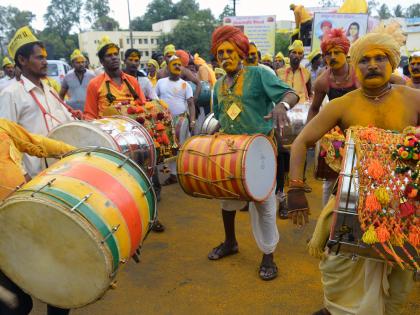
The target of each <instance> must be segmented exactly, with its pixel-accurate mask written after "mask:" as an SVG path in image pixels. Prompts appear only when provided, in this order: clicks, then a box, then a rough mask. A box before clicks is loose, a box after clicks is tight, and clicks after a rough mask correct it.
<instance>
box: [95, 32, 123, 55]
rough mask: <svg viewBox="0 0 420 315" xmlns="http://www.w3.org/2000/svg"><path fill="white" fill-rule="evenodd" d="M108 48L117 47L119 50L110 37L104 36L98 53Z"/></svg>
mask: <svg viewBox="0 0 420 315" xmlns="http://www.w3.org/2000/svg"><path fill="white" fill-rule="evenodd" d="M107 46H115V47H116V48H118V49H119V47H118V45H117V44H115V43H113V42H112V41H111V39H110V38H109V36H104V37H102V38H101V39H100V40H99V43H98V48H97V52H98V53H99V52H100V51H101V50H102V49H103V48H105V47H107Z"/></svg>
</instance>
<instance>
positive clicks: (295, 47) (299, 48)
mask: <svg viewBox="0 0 420 315" xmlns="http://www.w3.org/2000/svg"><path fill="white" fill-rule="evenodd" d="M292 50H294V51H296V52H303V51H304V49H303V43H302V41H301V40H299V39H296V40H295V41H294V42H293V44H292V45H290V46H289V52H290V51H292Z"/></svg>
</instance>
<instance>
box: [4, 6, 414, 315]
mask: <svg viewBox="0 0 420 315" xmlns="http://www.w3.org/2000/svg"><path fill="white" fill-rule="evenodd" d="M290 8H291V10H293V11H294V13H295V15H296V19H297V21H298V22H299V26H300V30H301V34H300V37H301V39H296V40H294V41H293V42H292V43H291V45H290V46H289V47H288V54H287V56H284V55H283V54H282V53H281V52H278V53H277V54H276V55H275V56H274V57H273V56H272V55H264V56H261V54H260V52H259V50H258V47H257V45H256V44H255V43H252V42H249V41H248V38H247V37H246V36H245V35H244V33H243V32H242V31H241V30H239V29H237V28H235V27H232V26H222V27H219V28H217V29H216V30H215V31H214V33H213V35H212V45H211V53H212V55H213V56H214V60H213V62H206V61H205V60H204V59H202V58H201V57H200V56H199V55H198V54H195V55H192V54H191V53H190V52H187V51H184V50H181V49H176V47H174V45H171V44H168V45H167V46H166V47H165V49H164V51H163V52H162V53H161V54H155V55H154V56H153V59H151V60H149V61H148V63H147V69H139V65H140V60H141V57H142V56H141V53H140V52H139V51H138V50H137V49H128V50H126V51H125V52H124V60H120V48H119V47H118V45H117V44H116V43H113V42H112V41H111V40H110V39H109V38H108V37H104V38H102V39H101V41H100V42H99V45H98V49H97V55H98V57H99V60H100V63H101V68H100V69H89V63H88V60H87V58H86V56H84V55H83V54H82V53H81V52H80V51H79V50H77V49H76V50H75V51H74V52H73V53H72V55H71V56H70V61H71V65H72V67H73V69H72V70H71V71H70V72H69V73H67V74H66V76H65V77H64V79H63V81H62V82H61V88H60V89H59V91H56V90H55V89H54V88H53V87H51V85H50V84H48V82H49V81H48V80H49V78H48V77H47V56H48V55H47V51H46V48H45V45H44V43H42V42H41V41H39V40H38V39H37V38H36V37H35V36H34V35H33V34H32V32H31V31H30V29H29V28H28V27H24V28H22V29H20V30H18V31H17V33H16V35H15V36H14V37H13V39H12V40H11V42H10V44H9V55H10V57H5V58H4V60H3V64H2V67H3V71H4V74H5V76H4V77H3V78H2V79H1V80H0V118H1V119H0V137H1V138H2V139H3V140H4V141H3V140H2V142H1V143H0V153H1V154H0V158H2V159H3V160H2V161H0V169H2V170H6V169H7V170H8V171H7V172H5V173H6V174H11V175H10V176H6V177H5V178H3V179H1V180H0V192H1V194H0V200H2V199H4V198H6V197H7V196H8V195H9V194H10V192H11V191H13V189H12V188H14V187H16V186H19V185H21V184H22V183H23V182H25V181H27V180H29V179H30V178H31V177H34V176H36V175H37V174H38V173H39V172H40V171H41V162H40V159H39V158H40V157H45V156H54V155H59V154H62V153H65V152H68V151H70V150H72V149H74V148H73V147H72V146H69V145H66V144H64V143H62V142H59V141H53V140H50V139H48V138H46V136H47V134H48V133H49V131H51V129H52V128H54V127H56V126H58V125H59V124H61V123H63V122H66V121H71V120H74V119H85V120H92V119H98V118H102V117H107V116H112V115H114V114H115V113H116V112H118V111H116V109H118V107H119V106H121V104H125V102H128V103H130V104H135V105H136V106H141V105H144V104H145V103H146V102H147V101H150V100H156V99H162V100H164V101H165V102H166V103H167V104H168V105H169V110H170V112H171V114H172V117H173V119H174V121H176V120H177V119H180V117H189V129H190V130H193V129H194V127H195V125H196V123H197V115H198V113H200V108H199V106H198V104H197V100H198V98H199V96H200V93H201V90H202V84H203V82H207V83H208V84H209V85H210V87H211V88H212V90H213V100H212V111H213V113H214V115H215V118H216V119H217V120H218V121H219V125H220V131H221V132H224V133H226V134H232V135H234V134H256V133H262V134H265V135H267V136H269V137H273V138H279V137H281V132H280V130H281V129H283V128H284V127H285V126H286V125H287V124H288V123H289V121H288V118H287V111H289V110H291V109H292V108H293V107H294V106H295V105H296V104H298V103H299V104H307V106H308V107H309V114H308V123H307V125H306V127H305V128H304V130H303V131H302V132H301V133H300V135H299V136H298V137H297V139H296V140H295V142H294V143H293V145H292V148H291V151H289V150H287V149H285V148H283V147H281V145H280V146H279V148H278V153H279V154H278V161H279V166H281V167H279V170H278V172H279V176H278V182H277V189H276V190H273V192H272V193H271V194H270V196H269V197H268V199H266V200H265V201H263V202H251V203H250V204H249V207H248V208H249V213H250V217H251V223H252V224H251V225H252V230H253V235H254V238H255V240H256V243H257V246H258V248H259V249H260V250H261V252H262V259H261V263H260V266H259V277H260V278H261V279H263V280H272V279H274V278H275V277H276V276H277V275H278V269H277V266H276V264H275V262H274V256H273V253H274V251H275V249H276V245H277V243H278V241H279V233H278V229H277V225H276V213H277V209H278V208H280V210H281V213H280V216H281V217H282V218H287V217H289V218H291V219H292V221H293V223H294V224H297V225H304V224H305V223H307V222H308V217H309V206H308V203H307V201H306V197H305V193H307V192H309V191H310V190H311V189H310V187H308V185H307V184H306V183H305V176H304V169H305V164H306V151H307V148H309V147H311V146H313V145H314V144H315V143H316V141H318V140H319V139H320V138H321V137H322V136H323V135H324V134H326V133H327V132H328V131H329V130H331V129H332V128H334V127H335V126H339V127H340V128H341V129H342V130H345V129H347V128H349V127H350V126H354V125H362V126H368V125H373V126H377V127H379V128H383V129H390V130H398V131H402V130H403V129H404V128H405V127H407V126H417V125H419V123H420V91H418V89H420V52H414V53H412V54H411V56H410V59H409V70H410V77H402V76H401V75H399V74H398V73H397V72H396V69H397V67H398V65H399V60H400V53H399V50H400V43H399V42H398V41H397V40H396V39H395V38H394V37H392V36H391V35H389V34H386V33H385V32H381V31H378V32H372V33H369V34H367V35H366V36H364V37H361V38H359V39H358V40H357V41H356V42H355V43H353V44H351V45H350V42H349V40H348V39H347V37H346V35H345V33H344V31H343V30H341V29H333V30H331V31H330V32H329V33H328V36H326V37H325V38H323V40H322V43H321V50H314V51H312V52H311V53H310V54H309V55H308V56H306V57H307V60H308V61H309V62H308V64H307V65H303V64H302V61H303V60H304V57H305V56H304V45H305V46H307V43H308V37H307V31H308V27H309V25H310V23H308V21H310V20H308V16H307V15H306V13H305V11H304V8H303V7H302V6H294V5H291V7H290ZM121 62H123V64H124V66H123V68H122V67H121ZM188 82H192V83H194V85H195V90H194V91H193V89H192V87H191V85H190V84H189V83H188ZM391 83H395V84H391ZM396 83H398V84H399V85H397V84H396ZM326 97H327V99H328V100H329V102H328V104H326V105H325V103H326ZM321 106H323V107H324V108H323V109H322V110H320V109H321ZM233 107H235V110H236V113H237V115H236V116H235V117H232V115H231V114H230V111H231V110H232V108H233ZM237 109H239V110H237ZM389 112H392V113H393V114H392V115H390V114H389ZM238 115H240V119H237V116H238ZM10 147H12V148H14V151H13V152H17V153H16V156H17V158H16V157H13V156H11V155H10V154H9V153H8V152H11V151H10ZM19 152H21V153H27V154H26V155H24V157H23V165H22V164H21V163H22V158H21V155H20V153H19ZM289 155H290V170H288V169H286V168H285V165H287V164H288V163H287V162H288V161H289ZM169 171H170V175H169V177H168V179H167V180H166V181H165V182H164V183H163V185H170V184H174V183H176V182H177V176H176V167H175V164H174V163H173V162H170V163H169ZM9 172H10V173H9ZM286 172H289V178H290V180H289V186H288V189H287V198H286V194H285V192H284V191H285V174H286ZM2 173H3V172H2ZM337 176H338V175H337ZM336 179H337V178H329V179H328V180H326V181H325V182H324V196H323V199H324V205H326V208H325V209H324V210H323V212H325V211H327V212H328V211H331V202H328V201H329V200H331V199H333V198H334V197H333V195H331V193H332V186H333V184H334V182H335V181H336ZM154 181H155V183H154V187H155V189H157V190H159V189H160V183H159V180H158V179H156V178H155V180H154ZM11 187H12V188H11ZM276 192H277V199H278V201H276ZM286 200H287V204H286ZM278 203H280V207H278ZM246 206H247V203H246V202H241V201H232V200H224V201H222V202H221V210H222V219H223V226H224V229H225V239H224V241H223V242H222V243H221V244H220V245H219V246H217V247H215V248H213V249H212V250H211V251H210V253H209V255H208V258H209V259H210V260H218V259H221V258H223V257H226V256H229V255H232V254H236V253H238V242H237V240H236V236H235V211H236V210H239V209H243V208H246ZM155 229H156V230H157V231H163V229H164V227H163V225H162V224H161V223H159V222H158V224H157V226H156V227H155ZM325 237H326V236H325V235H324V234H322V235H321V236H319V235H316V234H314V237H313V238H312V239H311V241H310V242H309V246H310V247H311V248H313V249H318V251H320V252H323V251H324V246H325V243H326V239H325ZM320 269H321V273H322V279H323V284H324V293H325V308H324V309H322V310H320V311H318V312H316V313H314V314H317V315H322V314H378V315H381V314H399V312H400V310H401V306H402V305H403V303H404V301H405V298H406V296H407V294H408V293H409V292H410V288H411V286H412V279H411V274H410V273H409V272H407V271H402V270H399V269H398V268H390V267H389V266H387V265H386V264H385V263H376V264H375V265H373V264H372V263H370V262H369V261H368V260H365V259H360V260H359V261H358V262H357V264H356V263H353V262H352V261H350V260H349V259H346V258H343V257H338V256H333V255H324V256H323V258H322V260H321V264H320ZM369 272H373V273H374V276H372V275H369ZM369 276H370V277H371V278H370V280H371V281H370V283H366V279H368V277H369ZM363 283H364V284H363ZM385 285H387V287H386V289H385ZM382 288H384V289H382ZM10 295H11V296H12V298H11V297H10ZM31 308H32V301H31V297H30V296H29V295H28V294H27V293H25V292H23V291H22V290H21V289H20V288H19V287H17V286H16V285H15V284H14V283H13V282H12V281H11V280H10V279H8V278H7V277H6V276H5V275H4V274H1V273H0V313H1V314H29V312H30V310H31ZM69 312H70V310H63V309H60V308H57V307H54V306H48V314H51V315H52V314H68V313H69Z"/></svg>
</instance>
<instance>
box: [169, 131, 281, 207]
mask: <svg viewBox="0 0 420 315" xmlns="http://www.w3.org/2000/svg"><path fill="white" fill-rule="evenodd" d="M276 167H277V165H276V151H275V149H274V147H273V145H272V143H271V142H270V140H269V139H268V138H267V137H266V136H264V135H260V134H257V135H252V136H248V135H226V134H215V135H212V136H207V135H204V136H194V137H191V138H189V139H188V140H187V141H186V142H185V144H184V145H183V146H182V148H181V149H180V153H179V155H178V160H177V168H178V181H179V184H180V185H181V187H182V189H183V190H184V191H185V193H187V194H188V195H191V196H193V197H204V198H217V199H237V200H247V201H263V200H265V199H266V198H267V197H268V196H269V194H270V193H271V191H272V190H273V189H274V187H275V183H276Z"/></svg>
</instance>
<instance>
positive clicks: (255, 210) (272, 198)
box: [222, 189, 279, 254]
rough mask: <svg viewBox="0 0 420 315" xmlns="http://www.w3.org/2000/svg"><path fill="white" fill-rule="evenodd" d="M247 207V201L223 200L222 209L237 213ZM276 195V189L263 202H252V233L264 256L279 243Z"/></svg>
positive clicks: (271, 251) (250, 208)
mask: <svg viewBox="0 0 420 315" xmlns="http://www.w3.org/2000/svg"><path fill="white" fill-rule="evenodd" d="M245 206H246V201H238V200H223V201H222V209H223V210H226V211H236V210H239V209H242V208H244V207H245ZM276 210H277V209H276V195H275V189H273V191H272V192H271V194H270V195H269V197H268V198H267V199H266V200H265V201H263V202H250V203H249V215H250V218H251V225H252V232H253V234H254V238H255V241H256V243H257V246H258V248H259V249H260V250H261V251H262V252H263V253H264V254H271V253H273V252H274V251H275V249H276V246H277V243H278V242H279V231H278V229H277V224H276Z"/></svg>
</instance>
